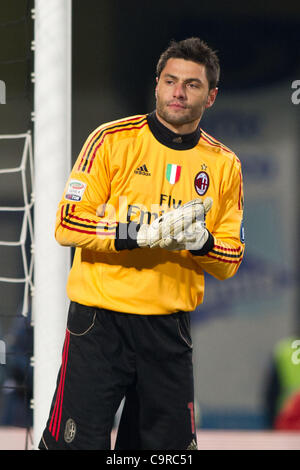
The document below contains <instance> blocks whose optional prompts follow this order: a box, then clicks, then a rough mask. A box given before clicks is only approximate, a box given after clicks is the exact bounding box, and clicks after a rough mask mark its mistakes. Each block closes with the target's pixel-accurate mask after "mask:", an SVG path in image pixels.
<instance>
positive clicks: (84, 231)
mask: <svg viewBox="0 0 300 470" xmlns="http://www.w3.org/2000/svg"><path fill="white" fill-rule="evenodd" d="M61 226H62V227H63V228H66V229H67V230H70V231H71V232H79V233H87V234H88V235H110V236H112V235H114V233H115V229H111V231H110V232H109V231H108V230H105V231H103V232H101V231H99V230H82V229H79V228H75V227H70V226H69V225H66V224H64V223H61Z"/></svg>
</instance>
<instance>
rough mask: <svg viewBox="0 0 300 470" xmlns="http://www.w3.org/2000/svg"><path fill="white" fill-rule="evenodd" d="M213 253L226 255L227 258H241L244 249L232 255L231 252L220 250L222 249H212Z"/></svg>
mask: <svg viewBox="0 0 300 470" xmlns="http://www.w3.org/2000/svg"><path fill="white" fill-rule="evenodd" d="M211 253H214V254H215V255H219V256H225V257H226V258H240V257H241V256H242V253H243V252H242V250H241V252H240V253H239V254H237V255H231V254H229V253H224V252H222V253H221V252H220V251H216V250H211Z"/></svg>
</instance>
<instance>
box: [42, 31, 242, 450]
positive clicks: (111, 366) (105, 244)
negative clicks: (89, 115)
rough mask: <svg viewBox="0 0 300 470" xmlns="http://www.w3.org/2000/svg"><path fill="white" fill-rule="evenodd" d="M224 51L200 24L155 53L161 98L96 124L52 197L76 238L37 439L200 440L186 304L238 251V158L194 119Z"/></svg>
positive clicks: (75, 442)
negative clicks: (201, 34)
mask: <svg viewBox="0 0 300 470" xmlns="http://www.w3.org/2000/svg"><path fill="white" fill-rule="evenodd" d="M218 81H219V61H218V57H217V55H216V53H215V52H214V51H212V50H211V49H210V47H208V45H207V44H206V43H204V42H203V41H201V40H200V39H198V38H189V39H186V40H183V41H180V42H172V43H171V44H170V46H169V47H168V48H167V49H166V50H165V51H164V52H163V53H162V55H161V57H160V58H159V61H158V64H157V82H156V88H155V96H156V109H155V110H154V111H153V112H151V113H149V114H144V115H136V116H133V117H129V118H125V119H120V120H118V121H114V122H110V123H107V124H104V125H101V126H100V127H99V128H97V129H96V130H95V131H94V132H92V133H91V135H90V136H89V137H88V139H87V140H86V142H85V144H84V145H83V148H82V150H81V152H80V155H79V156H78V159H77V161H76V163H75V165H74V167H73V170H72V172H71V175H70V177H69V180H68V181H67V183H66V187H65V190H64V193H63V195H62V199H61V202H60V204H59V208H58V212H57V219H56V228H55V236H56V239H57V241H58V242H59V243H60V244H62V245H64V246H72V247H75V248H76V249H75V256H74V260H73V265H72V268H71V271H70V275H69V279H68V285H67V294H68V297H69V298H70V308H69V313H68V320H67V328H66V337H65V343H64V347H63V353H62V364H61V368H60V371H59V373H58V379H57V387H56V391H55V394H54V397H53V401H52V404H51V408H50V411H49V418H48V421H47V423H45V430H44V432H43V435H42V436H41V441H40V449H53V450H54V449H69V450H72V449H91V450H92V449H98V450H99V449H110V445H111V443H110V433H111V430H112V427H113V423H114V416H115V413H116V411H117V409H118V407H119V405H120V403H121V400H122V399H123V397H127V398H126V401H125V406H124V410H123V415H122V417H121V423H120V428H119V434H118V438H117V443H116V449H145V450H146V449H149V450H154V449H161V450H169V449H176V450H178V449H182V450H184V449H196V448H197V439H196V429H195V421H194V386H193V365H192V350H193V345H192V339H191V332H190V319H189V312H191V311H193V310H194V309H195V308H196V307H197V306H198V305H199V304H201V303H202V302H203V296H204V273H208V274H210V275H212V276H214V277H216V278H217V279H220V280H223V279H227V278H229V277H231V276H233V275H234V274H235V273H236V271H237V270H238V268H239V265H240V263H241V261H242V258H243V254H244V239H243V227H242V219H243V186H242V173H241V165H240V161H239V160H238V158H237V157H236V155H235V154H234V153H233V152H232V151H231V150H230V149H228V148H227V147H225V146H224V145H223V144H221V143H220V142H219V141H217V140H216V139H214V138H213V137H211V136H210V135H209V134H207V133H206V132H205V131H204V130H203V129H202V128H201V127H200V121H201V117H202V115H203V113H204V111H205V109H207V108H210V107H211V106H212V105H213V104H214V102H215V99H216V96H217V91H218V88H217V86H218Z"/></svg>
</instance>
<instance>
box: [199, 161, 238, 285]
mask: <svg viewBox="0 0 300 470" xmlns="http://www.w3.org/2000/svg"><path fill="white" fill-rule="evenodd" d="M225 176H226V177H225V178H224V183H223V187H222V188H221V197H220V200H219V202H218V206H219V207H218V209H217V211H216V210H215V211H214V212H213V214H216V215H215V220H214V221H213V220H212V218H211V215H210V213H209V214H208V215H207V228H208V230H209V231H210V233H211V236H210V239H209V242H208V243H209V245H210V246H209V251H208V252H207V253H205V250H204V254H203V251H202V252H199V253H198V256H197V254H196V253H195V252H194V253H193V255H192V256H194V260H195V261H196V262H197V264H198V265H199V266H200V267H201V268H202V269H203V270H204V271H206V272H207V273H209V274H211V275H212V276H214V277H216V278H217V279H220V280H224V279H227V278H230V277H232V276H234V274H235V273H236V272H237V270H238V268H239V266H240V264H241V262H242V259H243V256H244V249H245V244H244V234H243V205H244V195H243V178H242V171H241V165H240V162H239V160H238V159H237V158H235V159H234V161H233V165H232V168H231V171H230V174H228V175H225Z"/></svg>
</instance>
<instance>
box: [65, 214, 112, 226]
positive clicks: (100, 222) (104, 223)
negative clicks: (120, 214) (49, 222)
mask: <svg viewBox="0 0 300 470" xmlns="http://www.w3.org/2000/svg"><path fill="white" fill-rule="evenodd" d="M68 217H70V219H76V220H80V221H81V222H88V223H90V224H96V225H104V226H107V225H117V222H106V221H105V222H102V221H101V220H90V219H83V218H82V217H78V216H77V215H73V214H68Z"/></svg>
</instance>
